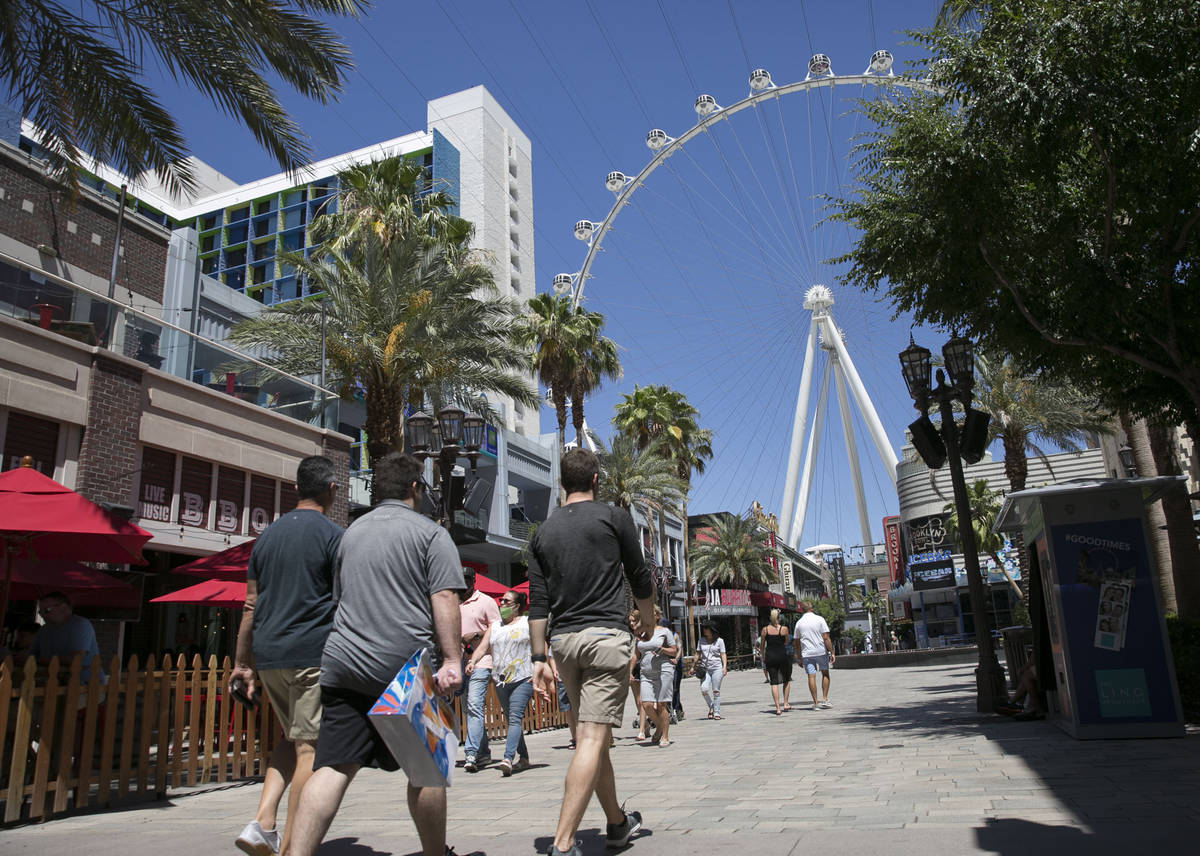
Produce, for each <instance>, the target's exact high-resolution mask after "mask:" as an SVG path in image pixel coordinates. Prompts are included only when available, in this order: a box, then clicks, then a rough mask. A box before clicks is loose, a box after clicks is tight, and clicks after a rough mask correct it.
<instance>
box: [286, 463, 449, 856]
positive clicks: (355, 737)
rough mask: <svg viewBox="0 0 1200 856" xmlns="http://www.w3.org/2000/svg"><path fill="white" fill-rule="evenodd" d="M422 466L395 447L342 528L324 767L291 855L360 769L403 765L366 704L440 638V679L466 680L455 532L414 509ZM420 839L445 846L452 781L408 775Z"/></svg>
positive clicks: (324, 697)
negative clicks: (365, 504)
mask: <svg viewBox="0 0 1200 856" xmlns="http://www.w3.org/2000/svg"><path fill="white" fill-rule="evenodd" d="M422 469H423V466H422V464H421V462H420V461H418V460H417V459H416V458H414V457H412V456H411V455H401V454H398V453H392V454H389V455H385V456H384V457H383V458H382V459H380V460H379V461H377V462H376V463H375V468H374V493H375V496H376V498H377V500H378V505H376V506H375V508H373V509H372V510H371V511H370V512H369V513H368V514H366V515H364V516H362V517H360V518H359V519H358V520H357V521H355V523H354V525H353V526H351V527H350V528H349V529H348V530H346V534H345V535H344V536H343V537H342V545H341V553H340V556H339V567H338V573H337V577H336V579H335V587H334V596H335V598H336V599H337V604H338V606H337V613H336V615H335V616H334V620H333V629H332V630H331V631H330V633H329V638H328V639H326V640H325V653H324V656H323V657H322V659H321V708H322V714H321V740H320V742H319V743H318V744H317V757H316V761H315V767H316V772H315V773H314V774H313V778H312V783H311V784H310V786H309V787H308V788H307V789H306V790H305V793H304V801H303V803H301V805H300V807H299V810H298V819H297V821H296V833H295V840H294V842H293V846H292V849H291V850H289V851H288V853H289V854H290V856H313V854H315V853H316V852H317V848H318V847H319V846H320V844H321V839H322V838H324V837H325V833H326V832H328V831H329V825H330V823H332V822H333V817H334V815H335V814H336V813H337V808H338V806H339V805H341V802H342V797H343V796H345V793H346V789H347V788H349V787H350V782H351V780H353V778H354V776H355V774H356V773H357V772H358V771H359V770H360V769H361V768H362V767H363V766H364V765H372V766H379V767H382V768H383V769H385V770H396V769H398V768H399V767H400V764H398V763H397V761H396V759H395V758H393V757H392V754H391V753H390V752H389V751H388V749H387V746H386V745H385V744H384V742H383V739H382V738H381V737H380V735H379V733H378V732H377V731H376V730H375V727H374V726H373V725H371V723H370V721H369V719H368V717H367V711H369V710H370V709H371V707H372V706H374V704H375V701H376V699H378V698H379V695H380V693H381V692H383V690H384V688H385V687H386V686H387V685H388V683H389V682H391V680H392V678H394V677H395V676H396V673H397V672H399V671H400V668H401V667H402V666H403V665H404V664H405V662H407V661H408V659H409V658H410V657H411V656H412V655H413V654H415V653H416V652H417V651H419V650H421V649H422V648H430V647H432V648H434V649H435V651H436V652H437V653H438V654H439V655H440V657H441V662H442V665H441V667H440V668H439V669H438V671H437V673H436V674H435V675H434V687H435V690H436V692H437V693H438V694H439V695H446V694H447V693H451V692H453V691H454V690H456V689H458V687H460V686H461V685H462V672H461V670H462V663H461V659H460V654H459V652H460V648H461V622H460V619H459V612H458V603H459V597H458V593H459V592H460V591H462V590H463V589H465V588H466V584H465V583H464V581H463V574H462V561H461V560H460V559H459V557H458V550H457V549H456V548H455V546H454V542H453V540H451V538H450V533H448V532H447V531H446V530H445V529H443V528H441V527H440V526H438V525H437V524H436V523H434V522H433V521H432V520H429V519H428V518H426V517H423V516H422V515H421V514H419V513H417V511H416V510H415V509H416V507H417V503H419V502H420V499H421V496H422V494H423V492H424V489H425V488H424V485H425V482H424V479H423V478H422V477H421V471H422ZM408 807H409V812H410V813H411V814H412V818H413V822H414V823H415V824H416V826H417V834H418V835H419V836H420V838H421V849H422V851H423V852H424V853H425V854H427V856H433V854H436V856H443V854H444V853H445V852H446V789H445V788H444V787H441V788H436V787H414V786H413V785H412V783H411V782H410V783H409V785H408Z"/></svg>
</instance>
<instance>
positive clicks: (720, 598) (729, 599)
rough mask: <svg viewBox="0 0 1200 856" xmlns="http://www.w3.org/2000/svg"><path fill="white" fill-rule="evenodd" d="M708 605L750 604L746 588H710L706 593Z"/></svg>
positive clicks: (748, 592)
mask: <svg viewBox="0 0 1200 856" xmlns="http://www.w3.org/2000/svg"><path fill="white" fill-rule="evenodd" d="M708 603H709V605H710V606H714V605H720V606H750V605H751V602H750V591H749V590H748V589H711V590H710V591H709V593H708Z"/></svg>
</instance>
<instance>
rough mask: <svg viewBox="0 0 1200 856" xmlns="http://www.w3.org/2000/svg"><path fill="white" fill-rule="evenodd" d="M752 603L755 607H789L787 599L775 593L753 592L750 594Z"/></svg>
mask: <svg viewBox="0 0 1200 856" xmlns="http://www.w3.org/2000/svg"><path fill="white" fill-rule="evenodd" d="M750 603H751V604H753V605H754V606H768V607H771V608H773V609H783V608H784V607H785V606H786V605H787V599H786V598H784V596H783V595H781V594H775V592H773V591H752V592H750Z"/></svg>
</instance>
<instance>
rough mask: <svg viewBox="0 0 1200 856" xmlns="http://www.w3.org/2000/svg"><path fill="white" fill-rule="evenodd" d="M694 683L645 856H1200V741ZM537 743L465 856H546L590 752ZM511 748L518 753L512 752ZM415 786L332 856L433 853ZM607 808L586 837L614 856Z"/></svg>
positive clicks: (470, 810) (77, 828)
mask: <svg viewBox="0 0 1200 856" xmlns="http://www.w3.org/2000/svg"><path fill="white" fill-rule="evenodd" d="M698 687H699V684H698V682H697V681H696V680H695V679H686V680H685V681H684V684H683V692H684V704H685V707H686V708H687V710H688V711H689V713H691V714H692V717H691V718H688V719H687V720H686V721H685V722H683V723H682V724H681V725H680V726H678V727H676V728H673V729H672V732H671V734H672V737H674V738H676V740H677V741H678V742H676V743H675V744H674V745H672V746H670V747H667V748H657V747H650V746H642V745H638V744H636V743H635V742H634V740H633V738H632V735H633V733H634V732H633V730H632V729H631V728H630V727H629V726H628V723H627V724H626V726H625V727H624V728H623V729H621V730H620V731H619V732H618V740H617V746H616V748H615V749H614V750H613V763H614V765H615V767H616V771H617V782H618V792H619V794H620V796H621V797H622V798H623V799H625V800H626V801H627V803H628V806H629V807H630V808H636V809H638V810H640V811H641V812H642V813H643V814H644V816H645V819H646V825H647V831H646V832H643V833H642V834H641V835H639V836H638V837H637V838H635V839H634V844H633V845H632V846H631V847H630V848H629V850H628V851H627V852H628V853H629V854H630V856H654V854H662V855H665V854H671V855H672V856H674V854H702V853H703V854H708V853H730V854H733V853H745V854H749V853H754V854H760V853H770V854H773V856H785V854H809V853H858V854H872V853H886V854H889V856H904V854H914V856H940V854H946V856H950V855H951V854H954V856H957V854H963V853H999V854H1010V855H1011V856H1036V854H1042V853H1052V854H1054V856H1066V854H1073V853H1088V854H1098V853H1119V854H1122V856H1129V854H1130V853H1131V852H1134V853H1136V852H1137V851H1141V852H1143V853H1146V854H1157V853H1188V852H1192V853H1194V852H1197V846H1198V845H1197V842H1198V841H1200V775H1198V772H1200V733H1196V732H1195V730H1193V733H1191V734H1190V735H1189V736H1188V737H1186V738H1184V739H1181V740H1137V741H1134V740H1126V741H1114V740H1106V741H1089V742H1079V741H1075V740H1072V739H1071V738H1069V737H1067V736H1066V735H1065V734H1063V733H1062V732H1061V731H1059V730H1058V729H1057V728H1055V727H1054V726H1053V725H1050V724H1048V723H1046V722H1014V721H1012V720H1009V719H1006V718H1003V717H998V716H988V715H981V714H977V713H976V712H975V710H974V697H973V693H974V679H973V675H972V667H971V666H963V665H938V666H920V667H902V668H888V669H870V670H856V671H842V672H839V671H837V670H836V669H835V670H834V672H833V687H832V692H831V695H830V697H831V700H832V701H833V702H834V704H835V705H836V706H835V707H834V708H833V709H832V710H825V711H812V710H809V709H805V708H803V707H801V703H802V702H803V701H804V700H805V698H807V691H806V687H805V686H804V684H803V683H802V682H801V683H798V684H795V685H794V689H796V690H797V692H795V693H793V697H792V701H793V703H795V704H796V705H797V709H796V710H795V711H793V712H791V713H788V714H786V715H784V716H782V717H776V716H774V715H772V713H771V712H770V711H771V709H772V708H771V705H770V702H769V699H770V695H769V691H768V688H767V687H766V685H765V684H763V683H762V673H761V672H737V673H733V674H731V675H730V676H729V677H728V678H727V680H726V684H725V692H724V693H723V696H724V701H723V713H724V714H725V715H726V718H725V719H724V720H723V721H721V722H714V721H709V720H706V719H702V718H698V717H696V714H703V713H704V705H703V700H702V699H701V698H700V693H699V688H698ZM527 739H528V743H529V748H530V753H531V755H532V760H533V762H534V766H533V768H532V769H530V770H528V771H526V772H523V773H519V774H517V775H515V776H513V777H512V778H509V779H503V778H501V776H500V773H499V772H498V771H497V770H496V769H494V768H486V769H484V770H483V771H481V772H479V773H477V774H475V775H468V774H466V773H463V772H462V771H461V770H459V772H458V774H457V777H456V780H455V785H454V787H453V788H452V789H451V791H450V820H449V841H450V843H451V844H452V845H453V846H454V847H455V848H456V850H457V852H458V853H460V854H466V853H472V852H473V853H486V854H488V856H507V854H530V853H533V852H535V851H534V848H535V847H537V848H539V849H544V848H545V846H546V845H547V843H548V842H549V840H550V836H551V834H552V832H553V829H554V823H555V820H556V819H557V813H558V801H559V798H560V795H561V788H562V778H563V772H564V770H565V768H566V765H567V763H568V760H569V757H570V752H569V750H567V749H566V748H565V744H566V732H565V731H557V732H549V733H545V734H538V735H533V736H531V737H529V738H527ZM497 748H499V747H497ZM403 783H404V779H403V776H402V775H400V774H395V775H387V774H383V773H379V772H377V771H364V772H363V773H361V774H360V775H359V777H358V779H357V780H356V781H355V782H354V784H353V785H352V786H351V788H350V791H349V793H348V795H347V798H346V801H345V804H344V805H343V806H342V810H341V812H340V814H339V815H338V817H337V819H336V821H335V822H334V825H333V828H332V829H331V830H330V833H329V836H328V838H327V839H326V843H325V845H324V847H323V848H322V850H321V853H322V854H327V856H387V854H409V853H413V852H416V851H418V849H419V848H418V845H417V840H416V833H415V830H414V829H413V827H412V823H411V821H410V820H409V818H408V813H407V811H406V809H405V806H404V784H403ZM258 792H259V789H258V787H257V785H255V784H249V785H236V786H230V787H225V788H222V789H210V790H206V791H204V792H200V793H195V794H190V795H182V796H181V795H173V796H172V797H171V799H169V800H167V801H163V802H159V803H149V804H142V805H138V806H134V807H132V808H128V809H125V810H122V811H114V812H107V813H96V814H89V815H80V816H76V817H67V818H63V819H59V820H54V821H51V822H49V823H46V824H42V825H38V826H24V827H18V828H15V829H11V830H6V831H0V854H6V856H7V854H31V856H32V855H33V854H38V856H42V855H43V854H47V856H48V854H54V856H61V854H71V853H73V852H77V851H78V852H86V853H88V854H89V856H137V854H143V853H166V854H171V855H172V856H199V854H212V853H237V852H238V851H237V850H236V849H234V847H233V846H232V841H233V837H234V836H235V835H236V834H237V833H238V831H239V830H240V829H241V827H242V825H243V824H244V823H245V821H246V820H247V819H249V817H250V816H251V814H252V810H253V807H254V805H255V804H256V802H257V799H258ZM603 825H604V815H603V812H601V811H600V809H599V806H598V805H597V804H596V803H595V802H594V801H593V803H592V805H591V806H590V808H589V810H588V813H587V814H586V816H585V817H584V822H583V826H582V829H581V830H580V834H579V837H580V839H581V841H582V842H583V850H584V852H585V853H586V854H588V856H597V854H600V853H603V852H604V846H603V828H604V826H603Z"/></svg>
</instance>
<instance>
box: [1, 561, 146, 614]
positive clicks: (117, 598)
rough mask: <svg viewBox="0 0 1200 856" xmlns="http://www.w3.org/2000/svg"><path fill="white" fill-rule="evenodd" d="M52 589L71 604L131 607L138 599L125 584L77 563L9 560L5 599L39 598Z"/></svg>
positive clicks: (138, 601)
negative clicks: (9, 583)
mask: <svg viewBox="0 0 1200 856" xmlns="http://www.w3.org/2000/svg"><path fill="white" fill-rule="evenodd" d="M52 591H61V592H62V593H63V594H65V595H67V597H69V598H71V603H72V604H73V605H75V606H115V607H120V608H122V609H134V608H136V607H137V606H138V604H139V603H140V602H141V599H142V595H141V592H139V591H138V590H137V589H136V588H134V587H133V586H131V585H130V584H129V583H126V582H122V581H121V580H119V579H117V578H116V577H111V576H109V575H108V574H106V573H103V572H101V571H97V570H96V569H94V568H89V567H88V566H87V565H81V564H79V563H78V562H64V561H61V560H58V561H49V562H33V561H30V560H28V559H17V560H16V561H14V562H13V563H12V582H11V585H10V586H9V595H8V597H9V600H39V599H40V598H42V597H43V596H45V595H47V594H49V593H50V592H52Z"/></svg>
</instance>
